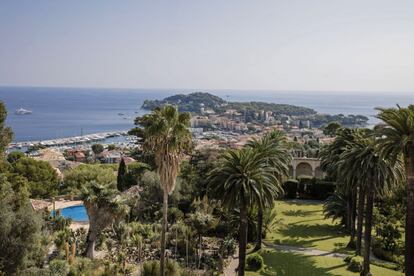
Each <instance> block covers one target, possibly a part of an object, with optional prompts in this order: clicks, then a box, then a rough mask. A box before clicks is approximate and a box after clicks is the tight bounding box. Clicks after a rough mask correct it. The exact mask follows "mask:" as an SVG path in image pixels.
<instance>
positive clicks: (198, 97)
mask: <svg viewBox="0 0 414 276" xmlns="http://www.w3.org/2000/svg"><path fill="white" fill-rule="evenodd" d="M166 104H172V105H175V106H177V107H178V109H179V111H180V112H192V113H197V114H200V112H201V111H200V109H201V108H202V107H204V108H205V109H212V110H214V111H215V112H223V111H224V110H225V109H235V110H237V111H239V112H247V113H250V112H259V111H262V110H265V111H271V112H274V113H276V114H285V115H294V116H299V115H311V114H315V113H316V112H315V111H314V110H313V109H310V108H305V107H299V106H294V105H288V104H273V103H265V102H245V103H243V102H226V101H225V100H223V99H221V98H220V97H217V96H215V95H212V94H209V93H202V92H196V93H191V94H188V95H183V94H179V95H174V96H171V97H167V98H165V99H163V100H153V101H150V100H146V101H145V102H144V104H143V105H142V108H144V109H148V110H152V109H154V108H156V107H160V106H163V105H166Z"/></svg>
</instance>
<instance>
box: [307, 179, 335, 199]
mask: <svg viewBox="0 0 414 276" xmlns="http://www.w3.org/2000/svg"><path fill="white" fill-rule="evenodd" d="M335 188H336V185H335V183H334V182H330V181H323V180H319V179H314V180H313V181H312V184H311V185H309V186H308V193H309V195H310V196H311V197H312V198H313V199H319V200H325V199H327V198H328V197H329V196H330V195H332V194H333V193H334V192H335Z"/></svg>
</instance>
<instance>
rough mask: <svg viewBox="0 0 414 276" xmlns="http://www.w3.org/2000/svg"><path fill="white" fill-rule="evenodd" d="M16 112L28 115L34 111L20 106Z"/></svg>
mask: <svg viewBox="0 0 414 276" xmlns="http://www.w3.org/2000/svg"><path fill="white" fill-rule="evenodd" d="M14 114H16V115H28V114H32V111H31V110H27V109H24V108H21V107H20V108H19V109H16V111H15V112H14Z"/></svg>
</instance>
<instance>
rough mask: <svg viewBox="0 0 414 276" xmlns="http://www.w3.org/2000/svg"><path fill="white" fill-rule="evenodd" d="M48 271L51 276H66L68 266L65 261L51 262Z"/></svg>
mask: <svg viewBox="0 0 414 276" xmlns="http://www.w3.org/2000/svg"><path fill="white" fill-rule="evenodd" d="M49 271H50V275H51V276H61V275H67V274H68V272H69V265H68V263H67V262H66V261H65V260H53V261H51V262H50V264H49Z"/></svg>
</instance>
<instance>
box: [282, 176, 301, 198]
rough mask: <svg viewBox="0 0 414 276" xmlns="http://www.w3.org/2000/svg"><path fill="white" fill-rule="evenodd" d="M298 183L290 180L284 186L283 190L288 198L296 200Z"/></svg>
mask: <svg viewBox="0 0 414 276" xmlns="http://www.w3.org/2000/svg"><path fill="white" fill-rule="evenodd" d="M298 183H299V182H298V181H297V180H295V179H289V180H288V181H286V182H285V183H284V184H283V190H284V192H285V195H286V197H287V198H292V199H295V198H296V196H297V190H298Z"/></svg>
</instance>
